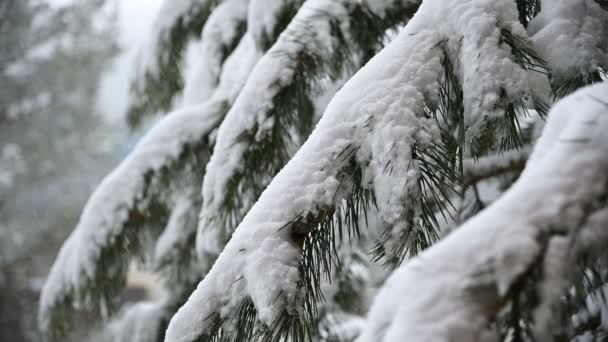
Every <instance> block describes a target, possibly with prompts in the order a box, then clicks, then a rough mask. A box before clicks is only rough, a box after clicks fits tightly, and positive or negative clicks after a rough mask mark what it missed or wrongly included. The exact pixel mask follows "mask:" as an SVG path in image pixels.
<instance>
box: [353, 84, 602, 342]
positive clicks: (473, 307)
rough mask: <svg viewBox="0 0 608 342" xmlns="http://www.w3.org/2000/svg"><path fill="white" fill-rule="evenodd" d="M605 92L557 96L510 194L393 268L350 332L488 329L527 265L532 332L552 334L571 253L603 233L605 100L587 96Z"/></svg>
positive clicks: (464, 335)
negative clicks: (362, 322) (362, 323)
mask: <svg viewBox="0 0 608 342" xmlns="http://www.w3.org/2000/svg"><path fill="white" fill-rule="evenodd" d="M606 93H608V84H606V83H604V84H602V85H599V86H595V87H592V88H587V89H585V90H583V91H581V92H577V93H575V94H574V95H572V97H571V98H569V99H567V100H565V102H562V103H561V104H557V105H556V107H555V109H553V110H552V111H551V113H550V114H549V122H548V123H547V127H548V128H547V129H548V130H547V131H548V132H551V133H549V134H546V135H543V136H542V137H541V141H539V145H538V146H544V147H545V148H542V149H537V150H535V152H534V155H533V156H532V158H531V159H530V163H529V164H528V165H527V166H526V169H525V170H524V172H523V173H522V176H521V177H520V179H519V180H518V181H517V183H516V184H515V185H514V186H513V187H512V189H511V190H510V191H509V196H504V197H502V198H501V199H499V200H498V202H497V203H496V204H494V205H492V206H490V207H488V208H487V209H486V210H484V211H483V212H482V213H480V214H479V215H478V216H476V217H475V218H473V219H471V220H469V221H468V222H467V223H465V224H464V225H463V226H462V227H460V228H459V229H457V230H456V231H454V232H453V233H452V234H450V235H449V236H447V237H446V238H445V239H444V240H443V241H442V242H441V243H439V244H436V245H435V246H433V247H431V248H430V249H428V250H427V251H425V252H424V253H422V254H421V255H420V256H419V257H418V258H417V259H416V260H413V261H411V262H410V263H409V264H406V265H404V266H402V267H401V268H400V269H398V270H397V271H395V272H394V273H393V275H391V277H390V278H389V280H388V281H387V283H386V285H385V288H384V289H383V290H382V291H381V292H380V294H379V295H378V297H377V299H376V300H377V301H379V303H383V304H382V305H377V306H374V307H373V308H372V311H371V312H370V314H369V315H368V317H369V318H368V324H367V325H366V329H365V331H364V333H363V335H362V336H361V337H360V338H359V341H362V342H367V341H385V340H388V337H389V336H413V340H415V341H429V340H436V341H450V340H454V339H465V340H477V339H480V338H497V336H496V333H495V332H494V331H491V330H490V329H488V327H489V322H491V321H492V320H493V319H494V317H495V315H496V314H497V313H498V311H499V310H500V309H501V308H503V307H504V305H505V303H506V302H508V301H507V299H508V298H510V297H511V295H513V294H514V290H516V289H517V288H518V286H519V285H520V284H521V282H522V281H525V279H528V278H529V276H530V274H531V272H533V273H535V272H534V269H535V268H539V269H540V272H538V273H536V274H540V275H541V276H542V278H541V280H540V282H539V283H537V287H536V288H537V291H538V292H537V293H538V294H539V296H540V299H541V300H540V302H539V305H538V306H537V310H536V311H535V315H534V322H535V338H537V339H538V340H547V339H550V338H551V337H553V336H551V334H552V333H553V329H552V326H551V325H550V324H549V323H550V322H552V320H553V319H554V318H555V314H556V311H555V310H553V307H554V306H553V305H554V303H557V302H558V301H559V300H560V298H561V296H562V293H563V292H562V289H563V286H564V285H565V280H566V279H567V277H568V276H569V274H570V272H571V271H572V266H573V262H574V261H575V260H576V257H577V256H579V255H581V253H585V252H586V251H588V250H589V249H591V248H596V247H594V246H600V245H604V244H605V243H606V241H607V240H606V239H607V236H606V234H605V232H604V231H605V230H604V227H605V224H606V222H608V221H607V220H608V211H607V208H608V207H607V205H608V202H607V201H606V199H607V198H608V196H607V194H608V176H607V175H608V172H607V171H608V159H606V152H607V151H608V140H607V139H606V137H605V135H604V134H603V133H602V132H603V131H604V130H605V129H606V127H608V120H607V119H606V118H608V116H606V115H605V114H606V113H607V108H608V107H605V106H603V105H600V104H598V103H596V102H595V101H594V100H593V97H596V96H598V95H600V94H606ZM572 110H576V112H572ZM573 114H576V115H573ZM591 118H594V119H597V120H598V121H596V126H594V128H592V129H590V128H589V127H586V126H585V125H583V124H582V123H583V122H585V121H587V120H589V119H591ZM549 127H551V129H549ZM564 135H567V136H585V137H590V138H589V139H588V140H587V141H586V143H585V144H584V146H581V145H579V144H568V143H560V138H561V137H563V136H564ZM581 148H582V149H583V150H584V153H581ZM581 170H585V176H583V177H581V174H580V172H581ZM539 179H542V180H544V181H542V182H539ZM547 198H551V199H552V201H547ZM558 198H559V200H555V199H558ZM554 200H555V201H554ZM564 208H568V210H564ZM514 217H516V218H517V220H516V221H513V220H512V218H514ZM505 237H509V238H505ZM513 237H517V238H513ZM405 284H407V285H408V286H404V285H405ZM413 284H415V285H413ZM396 298H399V300H398V301H395V299H396ZM437 298H440V300H437ZM428 303H434V305H432V306H429V305H428ZM421 308H424V309H423V310H421ZM429 317H433V318H434V319H433V320H429Z"/></svg>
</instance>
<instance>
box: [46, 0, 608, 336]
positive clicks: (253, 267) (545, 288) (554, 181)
mask: <svg viewBox="0 0 608 342" xmlns="http://www.w3.org/2000/svg"><path fill="white" fill-rule="evenodd" d="M607 32H608V12H606V6H605V4H604V3H603V2H602V1H593V0H576V1H572V0H559V1H558V0H553V1H542V2H541V1H538V0H517V1H513V0H494V1H486V0H454V1H452V2H451V3H450V4H449V5H447V4H446V2H444V1H440V0H426V1H424V2H422V4H420V2H419V1H415V0H398V1H392V0H391V1H389V0H367V1H350V0H339V1H338V0H308V1H297V0H273V1H268V0H224V1H206V0H180V1H166V2H165V5H164V7H163V8H162V9H161V11H160V12H159V17H158V20H157V21H156V25H155V28H154V30H153V32H152V35H151V39H150V42H149V43H148V44H147V45H146V49H145V50H143V51H142V55H141V62H140V64H139V66H140V67H139V68H138V70H137V73H136V79H135V81H134V85H133V100H132V107H131V109H130V111H129V114H128V120H129V122H130V123H131V124H132V125H133V126H134V127H137V126H138V125H140V124H141V123H142V121H143V119H145V117H146V116H147V115H151V114H155V113H157V112H159V111H163V110H168V109H170V108H174V109H175V110H174V111H172V112H170V113H168V114H167V115H166V116H164V117H162V118H161V119H160V120H159V122H157V123H156V124H155V125H154V126H153V127H152V128H151V129H150V130H149V131H148V132H147V133H146V135H145V136H144V137H143V138H142V139H141V141H140V142H139V143H138V145H137V146H136V148H135V149H134V150H133V151H132V153H131V154H130V155H129V156H128V157H127V158H126V159H125V160H124V161H123V162H122V164H121V165H120V166H119V167H118V168H117V169H115V170H114V171H113V172H112V173H111V174H110V175H109V176H107V177H106V179H105V180H104V182H103V183H102V184H101V185H100V186H99V187H98V188H97V190H96V191H95V192H94V193H93V195H92V196H91V198H90V199H89V202H88V203H87V205H86V206H85V208H84V210H83V213H82V216H81V219H80V222H79V223H78V225H77V227H76V229H75V230H74V232H73V233H72V235H71V237H70V238H69V239H68V240H67V241H66V242H65V244H64V246H63V247H62V250H61V251H60V253H59V256H58V257H57V260H56V262H55V265H54V266H53V269H52V270H51V273H50V275H49V278H48V280H47V283H46V286H45V289H44V292H43V294H42V297H41V311H40V324H41V327H42V328H43V330H44V331H46V332H47V334H48V335H49V336H50V337H52V338H58V337H60V336H61V334H62V332H63V331H65V330H66V329H68V328H69V326H70V325H69V324H70V321H71V315H72V314H73V313H74V307H75V306H76V307H78V306H83V305H86V306H92V307H95V308H98V309H99V310H100V311H102V312H112V310H113V309H114V306H115V303H116V301H115V298H116V297H117V295H118V294H119V293H120V291H121V290H122V289H123V287H124V284H125V280H126V276H127V272H128V269H129V265H130V262H131V261H132V260H138V261H139V262H138V264H139V267H141V268H144V269H148V270H151V271H154V272H157V273H159V274H161V275H162V277H163V278H164V281H163V282H164V284H165V288H166V289H165V292H164V294H163V295H162V296H161V297H160V298H159V300H158V301H156V302H151V303H140V304H137V305H135V306H133V307H131V308H130V309H127V311H125V312H124V313H123V314H122V315H121V317H122V318H121V320H122V321H121V322H118V323H114V326H115V327H117V330H118V335H119V336H121V338H122V339H124V340H137V341H153V340H162V339H164V340H165V341H180V342H181V341H254V340H255V341H258V340H259V341H283V340H291V341H308V340H314V341H350V340H355V339H357V340H359V341H401V340H403V339H406V338H407V339H412V340H419V341H428V340H441V341H453V340H457V341H460V340H463V341H470V340H485V339H488V340H496V339H502V340H505V341H523V340H526V341H527V340H534V339H536V340H545V339H548V338H555V339H575V338H577V337H580V336H583V335H585V334H587V335H590V334H591V335H593V334H595V336H596V337H597V338H599V337H598V336H599V335H602V334H604V332H603V329H604V327H603V326H602V324H601V322H603V321H605V320H604V319H603V316H602V315H605V313H604V312H605V311H606V307H607V306H606V305H605V303H604V301H603V299H602V294H603V293H604V291H605V284H606V274H607V273H606V271H608V268H606V264H605V263H604V257H605V254H603V251H602V250H601V248H598V245H601V243H605V242H606V238H605V237H606V234H605V233H603V232H602V231H601V229H600V228H601V226H602V225H603V224H605V223H606V222H605V220H604V219H605V198H607V197H606V195H607V194H608V189H606V188H605V185H606V184H608V183H607V182H606V181H607V180H608V179H606V175H607V174H608V173H607V172H606V171H607V169H608V165H606V162H607V161H608V159H606V158H605V155H606V149H607V148H608V145H607V142H606V139H605V137H603V136H604V135H603V134H602V130H603V129H604V128H605V126H606V125H608V122H607V121H606V119H605V118H604V116H605V114H607V113H606V112H607V111H608V106H607V104H608V89H607V88H606V84H605V83H604V84H601V85H597V86H591V87H589V88H585V89H584V90H582V91H577V89H579V88H583V87H585V86H588V85H590V84H592V83H597V82H601V81H602V79H605V78H606V72H607V70H608V69H607V68H608V35H607V34H606V33H607ZM190 39H194V40H198V43H196V45H194V46H198V47H199V49H198V53H199V55H198V61H197V62H198V64H197V67H196V68H192V70H193V72H192V74H187V71H186V68H184V67H183V59H184V58H183V56H184V55H185V51H186V47H187V46H188V45H189V44H188V41H189V40H190ZM389 42H390V43H389ZM386 43H388V46H386V47H385V48H383V46H384V45H385V44H386ZM571 93H574V94H572V95H570V94H571ZM568 95H570V96H568ZM566 96H568V97H567V98H566V99H564V100H563V101H560V102H559V104H556V105H554V103H555V102H557V101H558V100H560V99H561V98H563V97H566ZM328 99H331V101H328ZM551 107H554V108H553V109H552V110H551V111H550V113H548V112H549V108H551ZM602 115H603V116H602ZM545 122H546V124H545ZM545 126H546V127H545ZM539 137H540V138H539ZM530 151H532V152H530ZM201 187H202V191H201ZM507 190H508V192H507V193H506V194H504V196H503V193H504V192H506V191H507ZM493 202H495V203H493ZM444 237H445V238H444ZM440 239H441V242H439V243H438V244H435V243H436V242H437V241H438V240H440ZM419 253H421V254H420V255H418V254H419ZM196 284H198V285H196ZM378 291H379V294H378V295H377V296H375V295H374V294H375V293H376V292H378ZM188 296H189V298H188ZM372 303H373V305H372ZM180 307H181V308H180ZM370 307H371V308H370ZM178 308H180V309H179V311H178V310H177V309H178ZM365 317H367V318H365ZM573 318H574V319H573ZM602 336H603V335H602Z"/></svg>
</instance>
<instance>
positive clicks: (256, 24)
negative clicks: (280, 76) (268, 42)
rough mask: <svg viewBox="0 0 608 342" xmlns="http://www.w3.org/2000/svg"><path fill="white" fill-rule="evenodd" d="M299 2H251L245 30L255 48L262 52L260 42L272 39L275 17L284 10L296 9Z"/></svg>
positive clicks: (260, 0)
mask: <svg viewBox="0 0 608 342" xmlns="http://www.w3.org/2000/svg"><path fill="white" fill-rule="evenodd" d="M299 2H301V0H271V1H269V0H251V5H250V6H249V13H248V18H247V30H248V31H249V33H251V35H252V37H253V40H254V41H255V42H256V46H257V47H258V49H259V50H260V51H261V50H263V47H262V44H261V42H262V41H263V40H264V38H266V39H267V38H268V37H272V33H273V31H274V30H275V28H276V26H277V17H278V15H279V14H280V13H281V11H283V10H284V9H285V8H288V7H290V6H293V7H296V6H297V4H298V3H299Z"/></svg>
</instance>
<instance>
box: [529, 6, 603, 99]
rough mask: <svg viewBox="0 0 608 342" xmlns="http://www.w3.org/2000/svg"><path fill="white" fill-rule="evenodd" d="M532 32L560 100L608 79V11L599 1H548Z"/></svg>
mask: <svg viewBox="0 0 608 342" xmlns="http://www.w3.org/2000/svg"><path fill="white" fill-rule="evenodd" d="M528 31H529V33H530V36H531V37H532V41H533V42H534V46H535V47H536V48H537V49H538V51H539V54H540V56H541V57H542V58H543V59H544V60H545V61H546V62H547V64H548V65H549V67H550V69H551V76H552V85H553V88H554V92H555V95H556V97H557V98H560V97H562V96H565V95H567V94H569V93H571V92H573V91H574V90H576V89H577V88H579V87H582V86H585V85H588V84H591V83H595V82H601V81H602V76H603V77H604V79H605V78H606V76H608V10H605V9H602V7H600V4H598V3H597V2H596V1H594V0H580V1H571V0H555V1H544V2H543V5H542V10H541V11H540V13H539V14H538V16H537V17H535V18H534V19H533V20H532V21H531V22H530V26H529V28H528Z"/></svg>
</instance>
